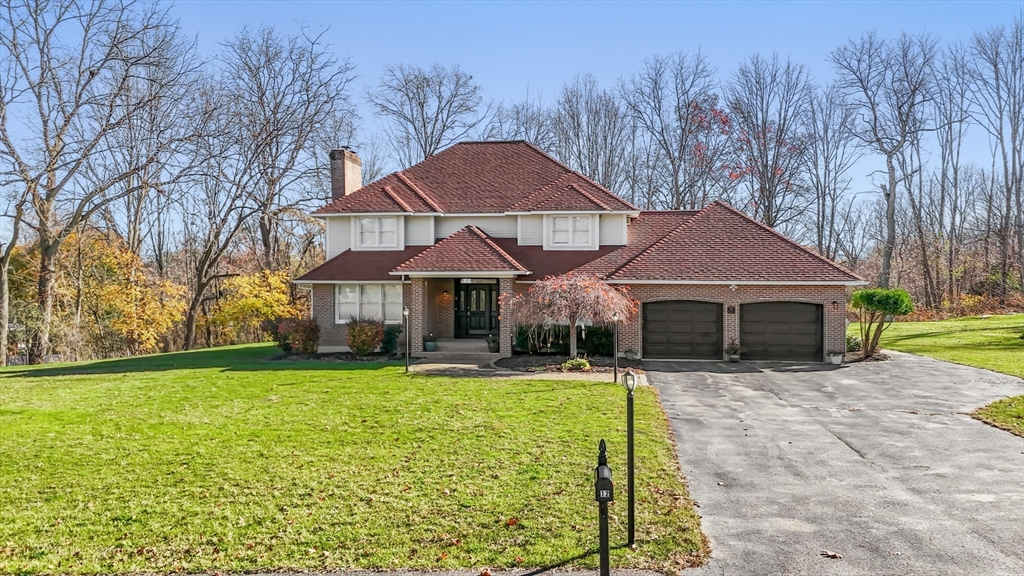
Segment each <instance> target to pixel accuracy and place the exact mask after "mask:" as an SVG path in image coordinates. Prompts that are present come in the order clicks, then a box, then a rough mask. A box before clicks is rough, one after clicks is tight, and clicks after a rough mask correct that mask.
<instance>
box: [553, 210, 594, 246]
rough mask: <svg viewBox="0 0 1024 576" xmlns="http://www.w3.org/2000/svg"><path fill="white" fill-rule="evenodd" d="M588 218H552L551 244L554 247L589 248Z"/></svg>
mask: <svg viewBox="0 0 1024 576" xmlns="http://www.w3.org/2000/svg"><path fill="white" fill-rule="evenodd" d="M591 243H592V241H591V236H590V216H589V215H587V216H553V217H552V218H551V244H552V245H554V246H566V247H568V246H590V245H591Z"/></svg>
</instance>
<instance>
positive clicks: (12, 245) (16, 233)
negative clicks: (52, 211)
mask: <svg viewBox="0 0 1024 576" xmlns="http://www.w3.org/2000/svg"><path fill="white" fill-rule="evenodd" d="M27 202H28V190H27V189H26V188H24V187H22V188H21V194H20V195H18V196H16V197H15V198H13V199H12V200H11V202H10V210H9V211H8V212H7V213H6V214H4V217H6V218H8V219H9V220H10V227H11V235H10V237H9V238H8V239H7V242H0V366H6V365H7V348H8V345H9V336H10V326H11V282H10V271H11V259H12V257H13V256H14V251H15V249H16V248H17V246H18V240H19V239H20V237H21V225H22V222H23V221H24V217H25V204H26V203H27Z"/></svg>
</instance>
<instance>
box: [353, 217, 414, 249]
mask: <svg viewBox="0 0 1024 576" xmlns="http://www.w3.org/2000/svg"><path fill="white" fill-rule="evenodd" d="M360 218H375V219H376V220H377V238H378V240H379V239H380V221H381V220H383V219H387V218H394V220H395V244H394V245H393V246H361V245H360V243H359V240H360V238H359V219H360ZM351 231H352V250H405V217H403V216H377V215H369V214H358V215H355V216H352V222H351Z"/></svg>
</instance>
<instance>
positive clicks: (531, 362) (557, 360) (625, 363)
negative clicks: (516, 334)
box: [494, 354, 644, 374]
mask: <svg viewBox="0 0 1024 576" xmlns="http://www.w3.org/2000/svg"><path fill="white" fill-rule="evenodd" d="M565 360H566V357H565V356H562V355H554V354H520V355H517V356H510V357H507V358H500V359H498V360H495V361H494V365H495V366H497V367H499V368H507V369H509V370H515V371H517V372H567V370H563V369H562V363H563V362H565ZM587 360H588V361H589V362H590V370H589V372H598V373H604V372H607V373H609V374H611V373H612V371H613V370H614V367H615V364H614V358H612V357H611V356H590V357H588V358H587ZM643 367H644V365H643V361H641V360H637V359H629V358H619V370H620V371H621V370H625V369H626V368H632V369H634V370H637V371H640V372H642V371H643Z"/></svg>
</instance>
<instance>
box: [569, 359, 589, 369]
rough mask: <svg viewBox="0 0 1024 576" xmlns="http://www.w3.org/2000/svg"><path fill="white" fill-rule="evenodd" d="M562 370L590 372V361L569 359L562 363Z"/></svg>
mask: <svg viewBox="0 0 1024 576" xmlns="http://www.w3.org/2000/svg"><path fill="white" fill-rule="evenodd" d="M562 370H566V371H572V372H586V371H588V370H590V361H589V360H587V359H586V358H571V359H569V360H566V361H565V362H562Z"/></svg>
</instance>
